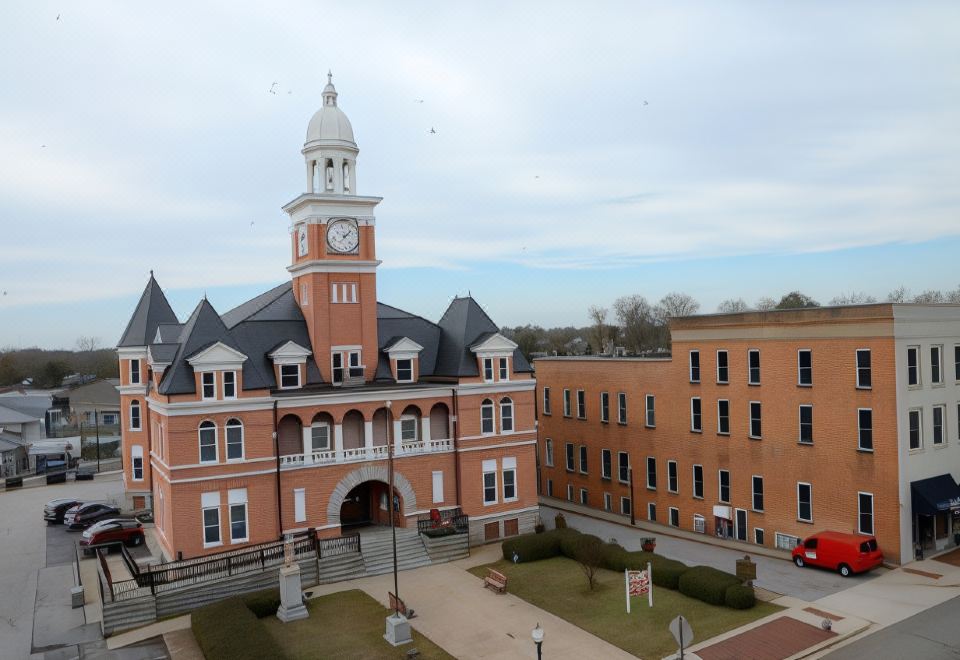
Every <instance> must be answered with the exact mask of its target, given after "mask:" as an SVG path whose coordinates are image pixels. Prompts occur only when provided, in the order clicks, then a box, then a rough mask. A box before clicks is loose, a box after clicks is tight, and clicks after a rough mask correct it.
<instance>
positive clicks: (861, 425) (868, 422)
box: [857, 408, 873, 451]
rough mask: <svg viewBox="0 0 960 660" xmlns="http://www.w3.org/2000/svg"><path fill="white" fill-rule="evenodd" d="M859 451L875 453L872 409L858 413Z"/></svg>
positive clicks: (863, 409)
mask: <svg viewBox="0 0 960 660" xmlns="http://www.w3.org/2000/svg"><path fill="white" fill-rule="evenodd" d="M857 449H862V450H864V451H873V410H871V409H870V408H860V409H859V410H858V411H857Z"/></svg>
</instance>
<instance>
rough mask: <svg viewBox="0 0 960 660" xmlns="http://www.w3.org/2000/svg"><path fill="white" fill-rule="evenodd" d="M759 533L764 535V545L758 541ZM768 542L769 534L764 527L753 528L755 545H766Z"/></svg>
mask: <svg viewBox="0 0 960 660" xmlns="http://www.w3.org/2000/svg"><path fill="white" fill-rule="evenodd" d="M757 532H760V533H761V534H763V541H764V542H763V543H760V542H759V541H757ZM766 541H767V533H766V532H765V531H764V530H763V527H754V528H753V543H754V545H766Z"/></svg>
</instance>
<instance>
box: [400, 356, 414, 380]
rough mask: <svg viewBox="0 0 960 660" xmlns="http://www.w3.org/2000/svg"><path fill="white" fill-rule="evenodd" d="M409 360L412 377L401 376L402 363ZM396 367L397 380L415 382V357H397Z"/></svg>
mask: <svg viewBox="0 0 960 660" xmlns="http://www.w3.org/2000/svg"><path fill="white" fill-rule="evenodd" d="M401 362H409V363H410V378H400V363H401ZM396 369H397V382H398V383H412V382H413V358H397V360H396Z"/></svg>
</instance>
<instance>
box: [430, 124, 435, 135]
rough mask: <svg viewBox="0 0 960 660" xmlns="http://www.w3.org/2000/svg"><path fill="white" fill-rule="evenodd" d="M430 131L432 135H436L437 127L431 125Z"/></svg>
mask: <svg viewBox="0 0 960 660" xmlns="http://www.w3.org/2000/svg"><path fill="white" fill-rule="evenodd" d="M430 133H431V134H432V135H436V134H437V129H435V128H434V127H433V126H431V127H430Z"/></svg>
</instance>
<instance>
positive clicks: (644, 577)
mask: <svg viewBox="0 0 960 660" xmlns="http://www.w3.org/2000/svg"><path fill="white" fill-rule="evenodd" d="M652 580H653V568H652V567H651V565H650V562H647V570H645V571H631V570H629V569H624V571H623V583H624V590H625V592H626V596H627V614H630V597H631V596H643V595H646V596H647V604H648V605H649V606H650V607H653V587H652V585H651V581H652Z"/></svg>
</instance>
